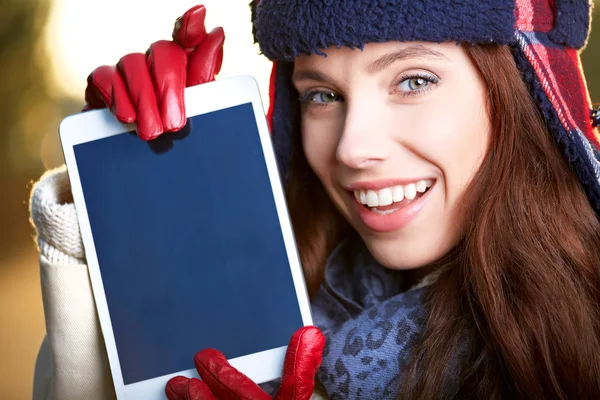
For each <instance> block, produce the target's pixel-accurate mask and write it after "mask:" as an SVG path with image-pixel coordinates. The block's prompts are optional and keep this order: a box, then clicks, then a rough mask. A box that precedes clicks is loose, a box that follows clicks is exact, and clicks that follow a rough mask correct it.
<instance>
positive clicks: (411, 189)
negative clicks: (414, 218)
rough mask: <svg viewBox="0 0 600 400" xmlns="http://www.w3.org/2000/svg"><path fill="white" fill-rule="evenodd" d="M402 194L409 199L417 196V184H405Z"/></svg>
mask: <svg viewBox="0 0 600 400" xmlns="http://www.w3.org/2000/svg"><path fill="white" fill-rule="evenodd" d="M404 196H405V197H406V198H407V199H409V200H413V199H414V198H415V197H417V186H416V185H415V184H414V183H409V184H408V185H406V186H405V187H404Z"/></svg>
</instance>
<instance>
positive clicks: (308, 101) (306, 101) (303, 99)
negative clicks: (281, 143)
mask: <svg viewBox="0 0 600 400" xmlns="http://www.w3.org/2000/svg"><path fill="white" fill-rule="evenodd" d="M412 79H424V80H425V81H426V82H427V86H425V88H424V89H417V90H411V91H408V92H401V91H399V90H398V87H399V86H400V85H401V84H402V83H403V82H405V81H409V80H412ZM439 81H440V80H439V78H437V77H436V76H435V75H433V74H426V73H411V74H407V75H402V76H401V77H399V78H398V79H397V80H396V81H395V82H394V84H393V86H394V91H393V92H394V93H399V94H400V96H405V97H408V96H419V95H421V94H422V93H423V92H426V91H428V90H430V85H431V84H434V85H436V84H438V83H439ZM319 94H334V95H336V96H338V97H339V98H340V100H341V101H343V98H342V97H341V96H339V95H338V94H337V93H335V92H334V91H332V90H317V89H313V90H309V91H308V92H306V93H304V94H303V95H301V96H300V97H299V99H298V100H299V101H300V103H301V104H303V105H306V106H311V107H326V106H328V105H329V104H331V103H333V102H321V103H318V102H315V101H313V100H312V99H313V98H314V96H316V95H319Z"/></svg>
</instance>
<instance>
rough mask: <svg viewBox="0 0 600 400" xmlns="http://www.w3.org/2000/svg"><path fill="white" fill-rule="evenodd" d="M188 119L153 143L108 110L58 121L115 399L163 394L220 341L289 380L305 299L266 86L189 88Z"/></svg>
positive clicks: (247, 362) (240, 81) (236, 358)
mask: <svg viewBox="0 0 600 400" xmlns="http://www.w3.org/2000/svg"><path fill="white" fill-rule="evenodd" d="M185 101H186V112H187V116H188V124H187V126H186V127H185V128H184V129H183V130H182V131H180V132H176V133H167V134H164V135H162V136H161V137H159V138H158V139H156V140H154V141H151V142H144V141H142V140H141V139H139V138H138V137H137V136H136V135H135V133H134V128H133V126H128V125H122V124H121V123H119V122H118V121H117V120H116V119H115V118H114V116H113V115H112V114H111V113H110V112H109V111H108V110H98V111H90V112H86V113H82V114H77V115H73V116H70V117H67V118H66V119H65V120H63V122H62V123H61V125H60V137H61V141H62V146H63V151H64V156H65V161H66V165H67V169H68V172H69V179H70V181H71V185H72V191H73V198H74V201H75V206H76V208H77V214H78V217H79V222H80V229H81V234H82V237H83V243H84V246H85V250H86V257H87V262H88V267H89V273H90V279H91V283H92V288H93V292H94V297H95V300H96V306H97V309H98V315H99V318H100V324H101V327H102V333H103V334H104V340H105V342H106V348H107V351H108V358H109V362H110V368H111V371H112V377H113V381H114V385H115V389H116V392H117V397H118V398H119V399H145V400H151V399H165V398H166V396H165V394H164V388H165V384H166V382H167V381H168V380H169V379H170V378H172V377H174V376H176V375H185V376H188V377H197V373H196V370H195V368H194V361H193V359H194V355H195V354H196V352H198V351H199V350H201V349H204V348H215V349H217V350H219V351H221V352H223V354H224V355H225V356H226V357H227V358H228V359H229V361H230V362H231V364H232V365H233V366H234V367H236V368H238V369H239V370H240V371H242V372H243V373H245V374H246V375H248V376H249V377H250V378H252V379H253V380H254V381H255V382H257V383H262V382H267V381H270V380H272V379H275V378H277V377H279V376H280V374H281V368H282V365H283V357H284V354H285V350H286V346H287V344H288V342H289V340H290V338H291V337H292V334H293V332H294V331H295V330H297V329H298V328H300V327H302V326H304V325H310V324H312V320H311V315H310V306H309V300H308V296H307V292H306V287H305V283H304V278H303V274H302V270H301V267H300V262H299V259H298V255H297V250H296V246H295V241H294V237H293V234H292V229H291V226H290V221H289V216H288V212H287V208H286V202H285V199H284V195H283V190H282V185H281V181H280V178H279V175H278V171H277V165H276V161H275V155H274V152H273V148H272V144H271V138H270V135H269V131H268V127H267V122H266V118H265V114H264V111H263V107H262V103H261V100H260V95H259V91H258V86H257V84H256V82H255V81H254V80H253V79H252V78H250V77H236V78H231V79H227V80H222V81H216V82H211V83H207V84H204V85H200V86H195V87H192V88H188V89H186V91H185Z"/></svg>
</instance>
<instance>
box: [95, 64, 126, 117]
mask: <svg viewBox="0 0 600 400" xmlns="http://www.w3.org/2000/svg"><path fill="white" fill-rule="evenodd" d="M85 102H86V106H85V108H84V109H83V110H84V111H88V110H91V109H97V108H104V107H108V108H109V109H110V110H111V111H112V113H113V114H114V115H115V116H116V117H117V119H118V120H119V121H121V122H123V123H125V124H130V123H132V122H133V121H135V118H136V114H135V110H134V108H133V106H132V105H131V101H130V100H129V95H128V94H127V89H126V88H125V82H123V79H122V78H121V75H120V74H119V71H117V68H116V67H114V66H109V65H104V66H101V67H98V68H96V69H95V70H94V71H93V72H92V73H91V74H90V75H89V76H88V79H87V87H86V88H85Z"/></svg>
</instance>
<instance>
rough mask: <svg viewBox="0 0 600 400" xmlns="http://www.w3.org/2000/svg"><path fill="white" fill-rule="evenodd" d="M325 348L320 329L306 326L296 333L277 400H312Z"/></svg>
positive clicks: (284, 364)
mask: <svg viewBox="0 0 600 400" xmlns="http://www.w3.org/2000/svg"><path fill="white" fill-rule="evenodd" d="M324 348H325V336H323V333H321V331H320V330H319V329H318V328H316V327H314V326H305V327H303V328H300V329H298V330H297V331H296V332H295V333H294V335H293V336H292V339H291V340H290V344H289V345H288V349H287V352H286V354H285V361H284V363H283V373H282V375H281V386H280V387H279V390H278V391H277V395H276V396H275V400H292V399H293V400H308V399H310V396H311V395H312V392H313V390H314V387H315V374H316V373H317V370H318V369H319V367H320V366H321V361H322V358H323V349H324Z"/></svg>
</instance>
